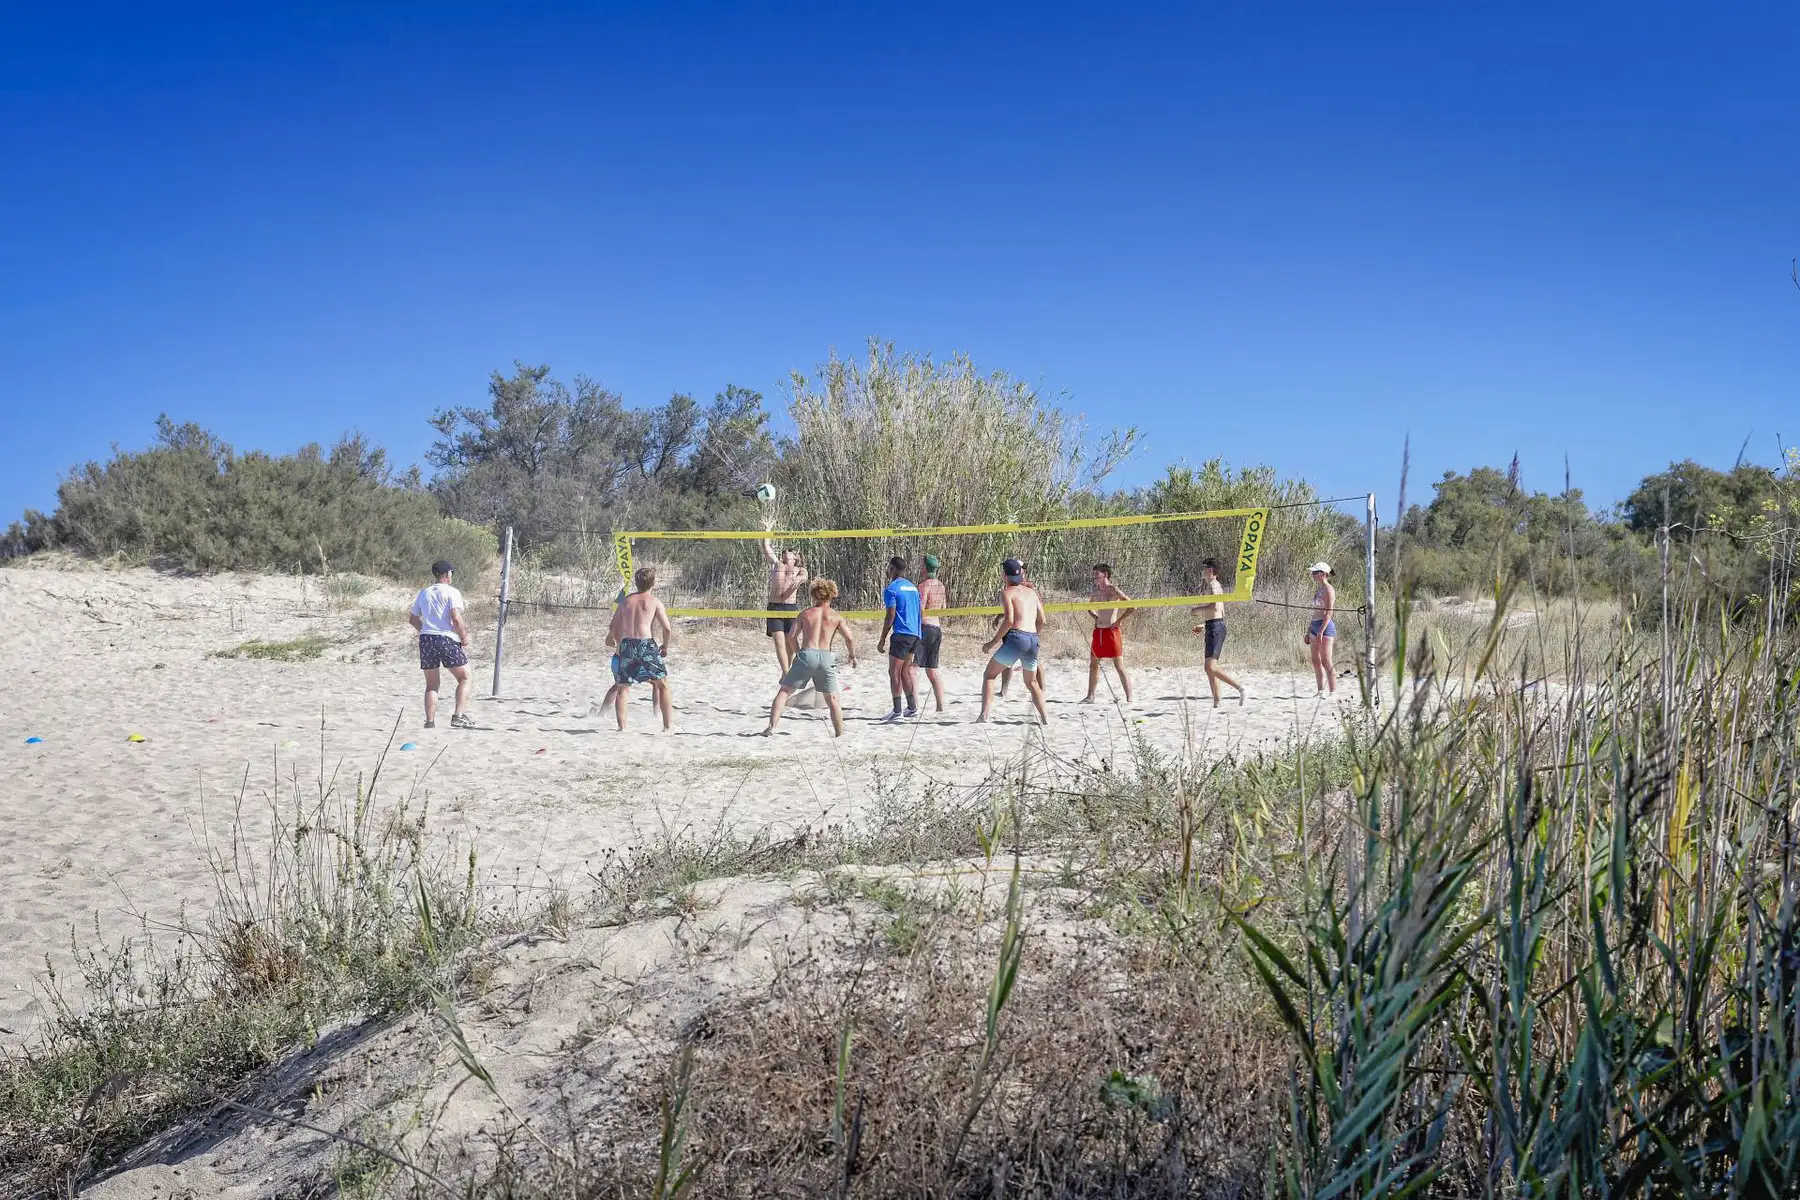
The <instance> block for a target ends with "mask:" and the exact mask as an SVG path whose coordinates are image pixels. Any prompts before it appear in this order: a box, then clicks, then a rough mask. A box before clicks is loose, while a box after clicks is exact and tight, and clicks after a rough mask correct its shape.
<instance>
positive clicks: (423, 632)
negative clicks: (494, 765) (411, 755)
mask: <svg viewBox="0 0 1800 1200" xmlns="http://www.w3.org/2000/svg"><path fill="white" fill-rule="evenodd" d="M454 569H455V568H453V567H451V565H450V563H449V562H448V561H447V560H445V559H442V558H440V559H438V560H437V561H436V562H434V563H432V564H431V574H432V577H433V578H434V579H436V580H437V582H436V583H433V584H432V585H431V586H430V587H428V588H426V589H424V590H423V591H421V592H420V593H419V596H418V599H416V600H414V601H413V606H412V612H411V614H410V615H409V616H408V617H407V618H406V619H407V622H408V623H409V624H410V625H411V626H412V627H413V628H414V629H416V630H418V631H419V667H420V669H421V670H423V671H424V672H425V728H427V729H431V728H433V727H435V726H436V725H437V700H438V669H439V668H440V667H447V668H449V670H450V674H451V676H452V677H453V678H454V679H455V680H456V711H455V712H454V713H453V714H452V715H451V717H450V728H452V729H473V728H475V722H474V720H473V719H472V718H470V717H469V715H468V713H467V711H466V710H467V709H468V707H469V657H468V654H467V650H468V645H469V627H468V625H467V624H466V623H465V622H464V621H463V596H462V593H461V592H459V591H457V590H456V588H454V587H453V586H451V583H450V575H451V573H452V572H453V571H454Z"/></svg>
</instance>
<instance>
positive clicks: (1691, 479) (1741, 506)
mask: <svg viewBox="0 0 1800 1200" xmlns="http://www.w3.org/2000/svg"><path fill="white" fill-rule="evenodd" d="M1774 493H1775V473H1774V472H1773V471H1771V470H1769V469H1768V468H1767V467H1759V466H1755V465H1753V464H1751V463H1739V464H1737V465H1736V466H1734V467H1733V468H1732V469H1731V470H1730V471H1728V472H1727V471H1715V470H1713V469H1712V468H1711V467H1703V466H1701V465H1700V464H1699V463H1697V462H1695V461H1694V460H1693V459H1691V458H1690V459H1684V460H1682V461H1681V462H1678V463H1670V464H1669V469H1668V470H1666V471H1659V472H1657V473H1656V474H1654V475H1646V476H1644V479H1643V481H1642V482H1641V483H1639V484H1638V486H1637V487H1636V488H1634V489H1633V490H1632V493H1631V495H1629V496H1627V497H1626V498H1625V503H1624V504H1623V505H1622V506H1621V508H1622V510H1623V515H1624V518H1625V523H1626V524H1627V525H1629V526H1630V527H1631V528H1632V530H1633V531H1635V532H1637V533H1639V534H1642V535H1644V536H1645V537H1652V536H1654V535H1655V534H1656V533H1657V531H1658V530H1660V529H1661V528H1662V527H1663V525H1664V524H1665V523H1667V524H1668V525H1669V526H1670V531H1669V534H1670V537H1671V538H1674V539H1675V540H1678V541H1687V540H1690V539H1691V538H1692V537H1693V536H1694V533H1695V531H1697V530H1702V529H1705V528H1707V525H1708V523H1709V521H1710V518H1712V517H1714V516H1726V515H1727V514H1730V513H1733V512H1738V513H1750V512H1754V511H1756V510H1757V509H1758V508H1759V507H1760V506H1761V505H1762V503H1763V502H1764V501H1765V500H1767V499H1769V498H1770V497H1772V496H1773V495H1774Z"/></svg>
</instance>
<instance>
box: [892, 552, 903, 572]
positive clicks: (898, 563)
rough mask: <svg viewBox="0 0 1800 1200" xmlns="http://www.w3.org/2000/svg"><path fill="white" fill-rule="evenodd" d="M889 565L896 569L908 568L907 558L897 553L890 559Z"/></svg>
mask: <svg viewBox="0 0 1800 1200" xmlns="http://www.w3.org/2000/svg"><path fill="white" fill-rule="evenodd" d="M888 566H890V567H892V568H894V570H896V571H904V570H906V560H905V559H904V558H901V557H900V556H899V555H898V554H896V555H894V557H892V558H890V559H888Z"/></svg>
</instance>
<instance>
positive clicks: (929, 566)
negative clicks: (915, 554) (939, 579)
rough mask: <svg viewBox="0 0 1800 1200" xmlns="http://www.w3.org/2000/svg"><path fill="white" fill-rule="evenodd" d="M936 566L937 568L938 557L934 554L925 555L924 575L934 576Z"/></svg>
mask: <svg viewBox="0 0 1800 1200" xmlns="http://www.w3.org/2000/svg"><path fill="white" fill-rule="evenodd" d="M938 566H939V563H938V556H937V555H935V554H927V555H926V556H925V572H926V574H928V575H936V574H937V569H938Z"/></svg>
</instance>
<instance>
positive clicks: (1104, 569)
mask: <svg viewBox="0 0 1800 1200" xmlns="http://www.w3.org/2000/svg"><path fill="white" fill-rule="evenodd" d="M1094 570H1096V571H1098V572H1100V573H1101V574H1102V575H1105V576H1106V577H1107V578H1108V579H1110V578H1112V568H1111V567H1109V566H1107V565H1106V564H1105V563H1095V564H1094Z"/></svg>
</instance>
